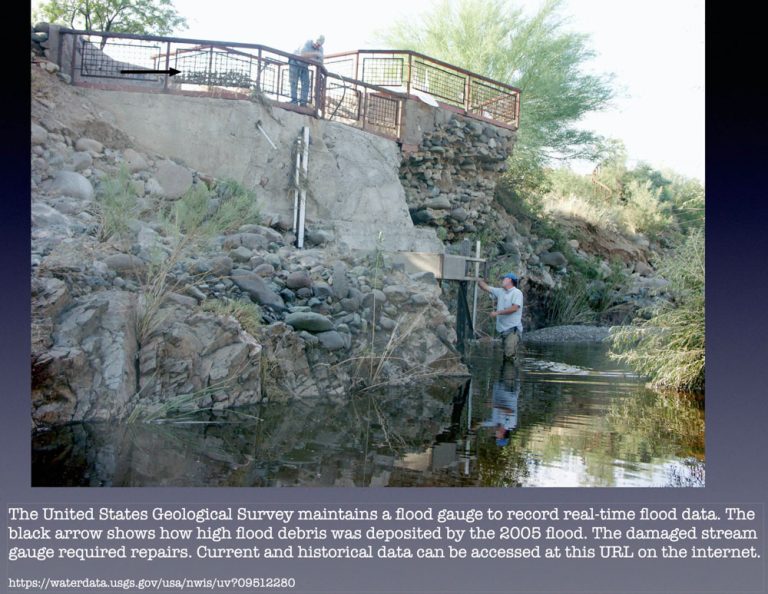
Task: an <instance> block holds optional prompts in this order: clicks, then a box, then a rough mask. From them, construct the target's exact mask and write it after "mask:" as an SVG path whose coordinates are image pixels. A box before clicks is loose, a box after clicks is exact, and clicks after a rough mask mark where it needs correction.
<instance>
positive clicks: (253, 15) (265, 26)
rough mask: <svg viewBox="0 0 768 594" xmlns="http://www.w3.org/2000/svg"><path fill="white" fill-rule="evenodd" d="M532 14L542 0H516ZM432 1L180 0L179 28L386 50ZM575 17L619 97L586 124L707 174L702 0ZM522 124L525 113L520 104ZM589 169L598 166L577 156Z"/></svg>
mask: <svg viewBox="0 0 768 594" xmlns="http://www.w3.org/2000/svg"><path fill="white" fill-rule="evenodd" d="M511 1H512V2H513V3H514V5H515V6H520V7H522V8H523V9H524V10H525V12H526V13H528V14H530V13H533V12H534V11H535V10H536V9H537V8H538V7H539V6H540V5H541V3H542V1H543V0H511ZM431 4H432V2H431V0H386V1H385V2H381V3H368V2H362V1H361V0H326V1H325V2H317V0H312V1H310V0H291V1H290V2H276V1H271V2H264V1H254V0H216V1H211V0H174V5H175V6H176V8H177V10H178V12H179V13H180V14H181V15H183V16H184V17H186V18H187V21H188V24H189V27H188V28H187V29H185V30H181V31H177V32H175V33H174V34H173V35H174V36H177V37H187V38H193V39H206V40H213V41H232V42H244V43H255V44H260V45H265V46H269V47H273V48H276V49H280V50H284V51H294V50H295V49H296V48H297V47H298V46H300V45H302V44H303V43H304V41H306V40H307V39H309V38H314V37H317V36H318V35H320V34H321V33H322V34H324V35H325V37H326V42H325V53H326V54H332V53H336V52H341V51H347V50H355V49H366V48H367V49H372V48H376V49H386V48H382V47H381V44H380V43H377V42H376V37H375V34H376V32H377V31H380V30H382V29H384V28H386V27H387V26H388V25H389V24H390V23H391V22H393V21H395V20H397V19H399V18H403V17H406V18H415V17H418V15H420V14H421V13H423V12H425V11H426V10H427V9H428V8H429V7H430V6H431ZM562 14H564V15H565V16H567V17H568V19H569V21H568V26H569V27H570V28H572V29H573V30H574V31H577V32H580V33H586V34H588V35H589V36H590V42H589V46H590V47H591V48H592V49H593V50H594V51H595V53H596V56H595V58H593V59H592V60H591V61H590V62H588V63H587V64H586V68H587V69H588V70H590V71H594V72H597V73H613V74H614V75H615V83H616V87H617V89H618V93H617V97H616V99H615V101H614V103H613V106H612V107H611V108H610V109H608V110H605V111H603V112H600V113H595V114H591V115H589V116H587V117H586V118H585V119H584V121H583V122H581V123H580V125H581V126H583V127H585V128H586V129H590V130H594V131H595V132H597V133H598V134H601V135H603V136H606V137H610V138H617V139H620V140H622V141H623V142H624V144H625V146H626V148H627V152H628V155H629V158H630V166H633V165H634V164H636V162H638V161H644V162H647V163H650V164H651V165H653V166H654V167H657V168H664V167H669V168H671V169H672V170H673V171H675V172H676V173H679V174H682V175H684V176H687V177H694V178H697V179H699V180H700V181H702V182H703V181H704V0H642V1H637V0H565V2H564V6H563V11H562ZM521 125H525V113H524V112H523V113H521ZM572 168H573V169H575V170H577V171H579V172H580V173H587V172H588V171H589V170H591V168H592V165H589V164H586V163H574V164H573V167H572Z"/></svg>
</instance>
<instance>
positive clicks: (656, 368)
mask: <svg viewBox="0 0 768 594" xmlns="http://www.w3.org/2000/svg"><path fill="white" fill-rule="evenodd" d="M659 272H660V273H661V275H662V276H664V277H665V278H666V279H667V280H668V281H669V287H668V291H669V294H670V299H668V300H667V301H665V302H663V303H662V304H661V305H658V306H655V307H653V308H651V309H648V310H646V311H645V312H644V313H645V314H646V315H647V316H649V318H648V319H645V320H636V321H635V323H634V324H633V325H632V326H626V327H621V328H619V329H617V330H615V331H614V332H612V336H611V342H612V346H611V357H613V358H614V359H617V360H620V361H624V362H626V363H627V364H629V365H630V366H631V367H633V368H634V369H635V370H637V371H638V372H640V373H643V374H645V375H648V376H649V377H650V378H651V382H652V384H653V385H655V386H657V387H660V388H669V389H675V390H680V391H687V392H703V391H704V370H705V350H704V346H705V344H704V343H705V332H704V313H705V304H704V233H703V231H702V230H695V231H693V232H692V233H691V234H690V235H689V236H688V237H687V238H686V239H685V241H684V242H683V243H682V244H681V245H680V246H679V248H678V249H677V250H676V251H675V253H674V254H673V256H672V257H671V258H668V259H667V260H666V261H665V262H664V263H662V264H661V265H660V266H659Z"/></svg>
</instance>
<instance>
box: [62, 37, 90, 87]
mask: <svg viewBox="0 0 768 594" xmlns="http://www.w3.org/2000/svg"><path fill="white" fill-rule="evenodd" d="M59 35H61V33H59ZM83 50H85V45H83ZM84 58H85V56H83V55H82V54H81V55H80V76H81V77H82V74H83V59H84ZM75 60H77V33H75V34H74V35H72V60H70V65H69V75H70V78H71V79H72V84H75Z"/></svg>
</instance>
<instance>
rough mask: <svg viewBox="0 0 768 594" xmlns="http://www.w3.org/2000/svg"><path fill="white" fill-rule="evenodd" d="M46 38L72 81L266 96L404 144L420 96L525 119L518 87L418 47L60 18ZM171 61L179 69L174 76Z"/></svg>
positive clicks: (508, 119)
mask: <svg viewBox="0 0 768 594" xmlns="http://www.w3.org/2000/svg"><path fill="white" fill-rule="evenodd" d="M47 45H48V48H49V53H50V54H51V56H50V58H51V59H52V60H53V61H54V62H56V63H57V64H58V65H59V66H60V68H61V71H62V73H64V74H66V75H67V76H68V77H69V79H70V81H71V83H72V84H73V85H80V86H88V87H94V88H100V89H114V90H121V91H141V92H145V93H170V94H180V95H193V96H206V97H219V98H229V99H250V100H259V101H263V102H267V103H269V104H271V105H275V106H278V107H280V108H283V109H288V110H292V111H297V112H301V113H305V114H307V115H311V116H314V117H316V118H320V119H325V120H330V121H338V122H342V123H345V124H348V125H350V126H353V127H356V128H359V129H363V130H366V131H368V132H371V133H374V134H377V135H379V136H384V137H386V138H389V139H393V140H396V141H397V142H399V143H401V145H403V147H404V148H405V149H407V148H408V146H409V145H411V144H412V142H414V137H413V135H412V134H411V130H410V127H411V125H410V124H409V121H410V116H409V105H414V104H416V103H428V104H430V105H432V106H435V107H439V108H441V109H444V110H448V111H453V112H456V113H459V114H461V115H463V116H466V117H468V118H472V119H477V120H481V121H484V122H486V123H489V124H492V125H495V126H498V127H500V128H506V129H510V130H516V129H517V127H518V124H519V121H520V91H519V89H516V88H515V87H512V86H510V85H507V84H504V83H501V82H499V81H494V80H492V79H489V78H486V77H483V76H480V75H477V74H474V73H472V72H469V71H467V70H464V69H462V68H458V67H456V66H452V65H451V64H447V63H445V62H442V61H440V60H436V59H434V58H430V57H429V56H425V55H423V54H419V53H416V52H412V51H395V50H358V51H353V52H344V53H339V54H333V55H329V56H327V57H326V59H325V61H324V63H323V64H320V63H318V62H314V61H311V60H304V59H302V58H301V57H299V56H296V55H294V54H290V53H288V52H283V51H281V50H277V49H274V48H270V47H266V46H263V45H258V44H248V43H233V42H225V41H211V40H200V39H184V38H174V37H162V36H151V35H130V34H119V33H106V32H95V31H81V30H75V29H67V28H63V27H58V26H54V25H51V26H50V30H49V39H48V44H47ZM289 60H293V61H299V62H301V63H302V64H303V65H304V66H305V67H306V68H307V69H308V71H309V81H310V88H311V91H312V92H311V93H310V96H309V98H308V102H307V105H306V106H299V105H297V104H294V103H292V102H291V95H290V68H291V66H290V64H289ZM171 69H173V70H176V71H178V73H177V74H175V75H173V76H170V75H169V74H168V73H169V72H173V71H172V70H171ZM126 71H128V72H126ZM410 111H413V110H410Z"/></svg>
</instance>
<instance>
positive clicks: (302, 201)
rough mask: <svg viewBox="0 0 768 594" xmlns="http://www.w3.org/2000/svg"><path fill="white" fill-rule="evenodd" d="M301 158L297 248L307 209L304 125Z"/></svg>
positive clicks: (307, 136)
mask: <svg viewBox="0 0 768 594" xmlns="http://www.w3.org/2000/svg"><path fill="white" fill-rule="evenodd" d="M302 148H303V149H304V150H303V151H302V158H301V170H302V173H303V175H302V182H303V183H302V184H301V188H300V189H299V234H298V236H297V239H296V241H297V243H296V247H298V248H299V249H301V248H303V247H304V219H305V217H306V211H307V189H306V183H307V169H308V167H307V162H308V161H309V127H308V126H304V140H303V147H302Z"/></svg>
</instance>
